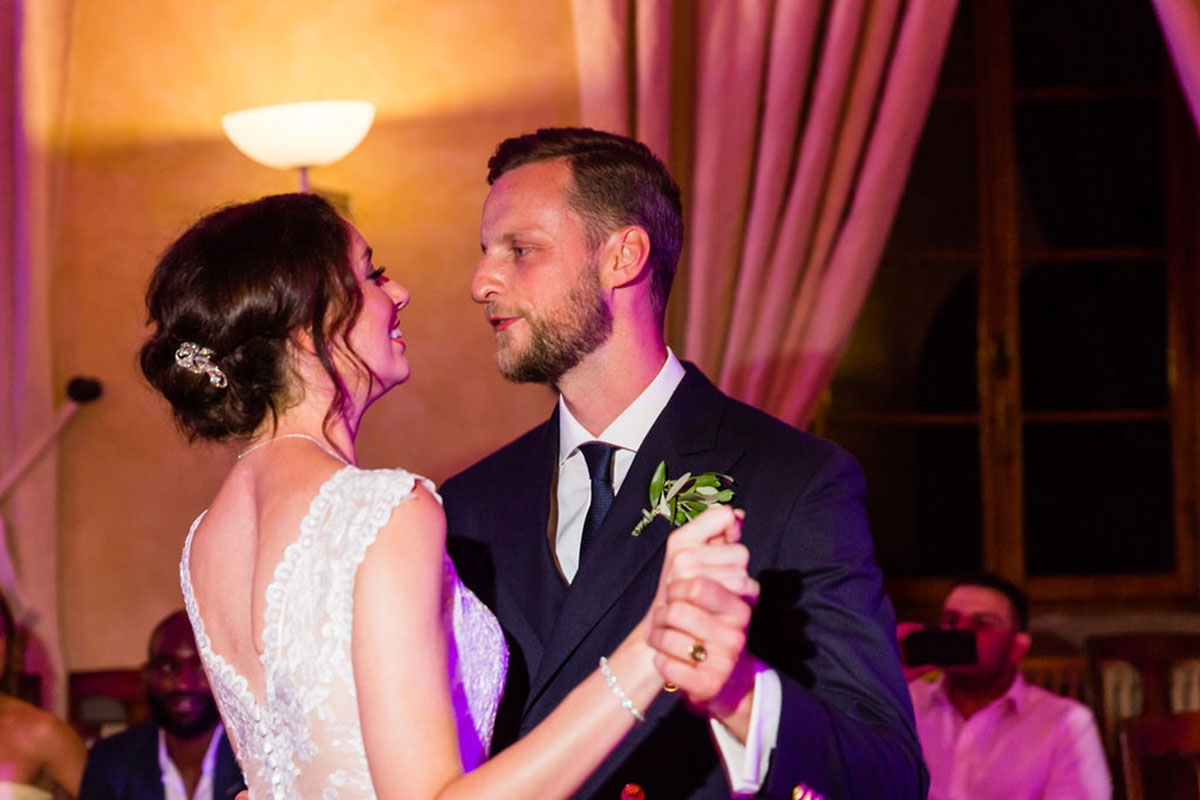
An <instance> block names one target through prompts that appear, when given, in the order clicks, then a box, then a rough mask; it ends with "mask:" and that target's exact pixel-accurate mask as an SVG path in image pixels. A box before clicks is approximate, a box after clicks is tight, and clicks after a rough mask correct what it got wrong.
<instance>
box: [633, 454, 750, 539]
mask: <svg viewBox="0 0 1200 800" xmlns="http://www.w3.org/2000/svg"><path fill="white" fill-rule="evenodd" d="M732 483H733V478H731V477H729V476H728V475H722V474H721V473H719V472H702V473H700V474H699V475H692V473H690V472H685V473H683V474H682V475H680V476H679V477H678V478H675V479H674V480H667V463H666V462H665V461H660V462H658V468H657V469H656V470H654V477H653V478H651V479H650V508H646V509H642V520H641V522H639V523H638V524H637V527H635V528H634V529H633V532H632V535H633V536H637V535H638V534H640V533H641V532H642V528H645V527H646V526H647V525H649V524H650V523H651V522H652V521H653V520H654V518H655V517H666V518H667V519H669V520H670V521H671V524H672V525H675V526H676V527H678V526H680V525H682V524H683V523H685V522H687V521H688V520H692V519H695V518H696V517H698V516H699V515H700V514H701V513H702V512H703V511H704V510H705V509H706V508H709V507H710V506H716V505H720V504H722V503H728V502H729V501H730V500H732V499H733V489H732V488H731V485H732Z"/></svg>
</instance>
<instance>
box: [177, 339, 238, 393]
mask: <svg viewBox="0 0 1200 800" xmlns="http://www.w3.org/2000/svg"><path fill="white" fill-rule="evenodd" d="M212 357H213V351H212V350H210V349H208V348H207V347H201V346H200V345H198V344H196V343H195V342H184V343H183V344H181V345H179V349H178V350H176V351H175V363H176V364H178V365H179V366H181V367H183V368H184V369H186V370H187V371H188V372H190V373H192V374H193V375H207V376H208V382H209V383H211V384H212V385H213V386H215V387H217V388H218V389H224V388H225V387H226V386H227V385H228V384H229V381H227V380H225V373H224V372H222V371H221V368H220V367H218V366H217V365H216V364H214V363H213V362H212Z"/></svg>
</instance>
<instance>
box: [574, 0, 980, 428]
mask: <svg viewBox="0 0 1200 800" xmlns="http://www.w3.org/2000/svg"><path fill="white" fill-rule="evenodd" d="M956 7H957V0H908V1H907V2H905V0H836V2H833V1H831V0H826V1H825V2H816V1H815V0H742V1H741V2H737V3H729V2H722V0H697V2H695V3H686V4H684V3H679V4H675V3H673V2H671V0H607V1H606V2H597V1H596V0H575V2H574V9H575V14H576V20H577V26H576V33H577V39H576V46H577V50H578V53H579V66H580V69H579V73H580V95H581V98H582V114H583V121H584V124H587V125H591V126H594V127H600V128H607V129H609V130H613V131H616V132H618V133H625V134H632V135H634V136H637V137H638V138H640V139H642V140H643V141H645V142H646V143H647V144H648V145H650V146H651V147H652V148H653V149H654V150H655V152H657V153H658V154H659V155H660V157H663V158H664V160H666V162H667V163H668V165H669V166H670V167H671V169H672V172H674V173H675V175H676V177H677V178H679V179H680V183H681V187H682V188H683V191H684V197H685V213H686V215H687V230H688V234H687V239H686V245H685V248H684V261H685V263H684V264H683V265H681V274H680V284H681V285H680V286H679V287H677V289H676V291H675V292H674V293H673V300H672V309H671V317H670V318H671V320H672V324H671V325H670V326H669V329H670V332H671V339H672V344H673V345H674V346H676V347H677V348H678V349H679V350H680V352H681V354H682V355H684V356H685V357H686V358H689V359H691V360H693V361H696V362H697V363H698V364H699V365H700V366H701V367H702V368H703V369H704V370H705V371H706V372H707V373H708V374H709V375H712V376H714V377H715V379H716V381H717V383H718V385H719V386H720V387H721V388H722V389H723V390H725V391H726V392H728V393H730V394H732V395H734V396H735V397H738V398H740V399H742V400H745V401H747V402H749V403H752V404H754V405H756V406H758V407H760V408H763V409H764V410H766V411H768V412H770V413H772V414H775V415H776V416H778V417H780V418H782V419H784V420H786V421H788V422H791V423H793V424H796V425H800V426H804V425H806V424H807V423H808V422H809V420H810V418H811V416H812V413H813V411H814V409H815V407H816V403H817V400H818V399H819V397H820V395H821V393H822V392H823V391H824V388H825V386H826V385H827V384H828V382H829V379H830V377H831V376H832V372H833V366H834V364H835V363H836V361H837V358H838V356H840V354H841V352H842V350H843V348H844V347H845V344H846V341H847V339H848V338H849V334H850V331H851V329H852V327H853V324H854V320H855V318H856V316H857V315H858V312H859V310H860V308H861V306H862V301H863V298H864V296H865V293H866V290H867V288H868V287H869V285H870V281H871V278H872V277H873V275H874V272H875V268H876V266H877V264H878V261H879V257H880V255H881V254H882V250H883V244H884V241H885V240H886V237H887V233H888V229H889V228H890V227H891V223H892V220H893V218H894V217H895V213H896V209H897V207H898V205H899V201H900V196H901V194H902V191H903V187H904V182H905V179H906V177H907V174H908V169H909V166H910V164H911V161H912V155H913V152H914V150H915V148H916V142H917V138H918V136H919V135H920V132H921V129H922V128H923V126H924V122H925V117H926V115H927V113H928V110H929V105H930V103H931V102H932V99H933V93H934V90H935V88H936V84H937V76H938V73H939V71H940V69H941V61H942V56H943V54H944V52H945V48H946V43H947V40H948V39H949V34H950V28H951V24H952V22H953V19H954V12H955V10H956ZM614 36H615V37H623V38H622V39H621V40H620V41H618V42H614V41H613V40H612V38H611V37H614ZM689 93H690V94H689ZM676 322H678V324H675V323H676ZM676 340H681V341H682V343H681V344H680V343H679V341H676Z"/></svg>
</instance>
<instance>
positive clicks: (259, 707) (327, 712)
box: [179, 466, 508, 800]
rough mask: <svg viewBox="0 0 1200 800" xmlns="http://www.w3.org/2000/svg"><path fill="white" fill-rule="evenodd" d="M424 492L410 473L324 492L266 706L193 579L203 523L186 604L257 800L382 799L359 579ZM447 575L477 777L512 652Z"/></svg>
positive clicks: (275, 650) (461, 731) (289, 561)
mask: <svg viewBox="0 0 1200 800" xmlns="http://www.w3.org/2000/svg"><path fill="white" fill-rule="evenodd" d="M418 482H420V483H421V484H423V485H424V486H426V487H427V488H429V489H430V491H432V490H433V485H432V484H431V483H429V482H428V481H427V480H425V479H424V478H421V477H419V476H417V475H413V474H411V473H409V472H405V471H404V470H360V469H358V468H357V467H352V466H347V467H344V468H342V469H341V470H339V471H338V472H337V473H335V474H334V475H333V476H332V477H331V478H329V480H327V481H326V482H325V483H324V484H323V485H322V486H321V489H320V491H319V492H318V493H317V496H316V498H314V499H313V501H312V504H311V505H310V507H309V510H308V514H307V515H306V516H305V517H304V520H303V521H302V522H301V524H300V535H299V538H297V539H296V541H295V542H293V543H292V544H291V545H289V546H288V548H287V550H286V551H285V552H284V556H283V560H282V561H281V562H280V563H279V565H278V566H277V567H276V568H275V575H274V579H273V580H272V581H271V585H270V586H269V587H268V588H267V593H266V600H267V609H266V627H265V628H264V630H263V646H264V651H263V654H262V656H261V661H262V666H263V676H264V687H263V693H262V697H259V698H256V697H255V696H254V693H253V692H252V691H251V689H250V686H249V683H248V681H247V680H246V678H245V677H243V676H241V675H239V674H238V673H237V672H236V671H235V670H234V669H233V667H232V666H231V665H230V664H229V663H227V662H226V661H225V660H224V659H223V658H222V657H221V655H220V654H219V653H215V652H213V649H212V643H211V642H210V640H209V638H208V636H207V635H206V634H205V632H204V617H203V613H204V610H203V609H202V608H198V607H197V605H196V598H195V595H194V593H193V592H192V585H191V572H190V570H189V568H188V559H189V555H190V553H191V546H192V534H193V533H195V531H196V526H197V525H198V524H199V522H200V519H203V517H204V515H203V514H201V515H200V517H199V518H197V520H196V521H195V522H194V523H192V529H191V531H189V532H188V537H187V542H186V544H185V545H184V548H183V558H182V561H181V562H180V567H179V570H180V579H181V582H182V585H183V597H184V602H185V604H186V606H187V612H188V616H189V617H190V618H191V621H192V628H193V629H194V630H195V632H196V644H197V646H198V647H199V650H200V657H201V658H202V659H203V661H204V666H205V669H206V670H207V671H208V675H209V679H210V682H211V684H212V689H213V694H214V695H215V696H216V699H217V705H218V706H219V707H220V710H221V716H222V717H223V718H224V720H225V728H226V730H227V731H228V732H229V735H230V738H231V740H232V742H233V745H234V749H235V751H236V752H237V756H238V761H239V762H240V763H241V767H242V771H243V773H244V774H245V776H246V783H247V785H248V786H249V787H250V797H251V798H252V800H260V799H261V798H264V797H270V798H272V799H273V800H274V798H299V797H303V798H318V797H319V798H324V799H325V800H333V799H334V798H370V797H374V796H375V792H374V789H373V788H372V786H371V776H370V774H369V772H368V770H367V759H366V755H365V753H364V750H363V739H362V729H361V727H360V724H359V718H358V707H357V705H356V700H355V688H354V671H353V669H352V665H351V659H350V630H351V620H352V619H353V614H354V579H355V574H356V572H357V569H358V565H359V564H360V563H361V562H362V560H363V556H364V555H365V553H366V550H367V547H368V546H369V545H370V544H371V543H372V542H373V541H375V537H376V536H377V535H378V534H379V529H380V527H381V526H382V525H383V524H384V523H386V522H387V521H388V519H389V517H390V516H391V513H392V510H393V509H394V508H395V507H396V506H398V505H399V504H400V503H403V502H404V501H405V500H407V499H408V498H410V497H411V496H412V492H413V489H414V488H415V487H416V484H417V483H418ZM400 535H402V532H400ZM444 564H445V566H444V577H443V582H444V583H443V585H444V587H445V588H444V593H443V594H444V597H445V604H444V608H443V614H444V615H445V622H446V630H447V631H448V632H449V634H450V635H449V637H448V638H449V642H448V643H447V647H448V652H449V656H450V658H449V664H450V669H449V672H450V674H449V676H448V679H449V681H450V687H451V695H452V698H453V700H454V709H455V714H456V716H457V722H458V736H459V749H460V751H461V754H462V760H463V768H464V769H466V770H470V769H472V768H474V767H476V766H477V765H478V764H479V763H480V762H482V761H483V760H484V759H486V758H487V754H488V748H489V747H490V745H491V737H492V725H493V723H494V722H495V719H496V708H497V706H498V705H499V703H500V695H501V694H502V693H503V690H504V675H505V670H506V669H507V664H508V651H507V648H506V647H505V643H504V637H503V635H502V633H501V631H500V626H499V624H498V623H497V622H496V618H495V617H494V616H493V615H492V613H491V612H490V611H489V610H488V609H487V607H486V606H484V605H483V603H482V602H481V601H480V600H479V599H478V598H476V597H475V595H473V594H471V592H470V591H469V590H468V589H467V588H466V587H465V586H463V584H462V583H461V582H460V581H459V578H458V574H457V573H456V572H455V571H454V565H453V564H452V563H451V561H450V558H449V557H448V556H447V557H446V558H445V562H444ZM396 613H397V614H402V613H404V609H401V608H397V609H396ZM414 657H419V654H414ZM396 691H397V692H419V691H421V687H419V686H397V687H396Z"/></svg>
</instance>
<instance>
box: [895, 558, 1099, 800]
mask: <svg viewBox="0 0 1200 800" xmlns="http://www.w3.org/2000/svg"><path fill="white" fill-rule="evenodd" d="M896 633H897V636H898V638H899V640H900V651H901V653H902V654H903V656H904V672H905V677H906V678H908V680H909V684H908V689H909V693H910V694H911V695H912V701H913V711H914V712H915V714H916V720H917V735H918V737H919V738H920V740H921V749H922V751H923V752H924V755H925V762H926V764H927V765H928V767H929V775H930V788H929V800H967V798H970V800H988V798H1005V799H1006V800H1021V799H1022V798H1029V800H1034V798H1046V799H1049V798H1059V797H1070V798H1077V799H1078V800H1090V799H1091V798H1105V799H1106V800H1107V798H1110V797H1111V796H1112V780H1111V778H1110V777H1109V773H1108V764H1107V763H1106V761H1105V758H1104V748H1103V747H1102V746H1101V744H1100V734H1099V732H1098V731H1097V728H1096V720H1095V718H1094V717H1093V715H1092V712H1091V709H1089V708H1088V707H1087V706H1085V705H1083V704H1082V703H1079V702H1077V701H1075V700H1072V699H1070V698H1067V697H1061V696H1059V695H1056V694H1054V693H1052V692H1048V691H1046V690H1045V689H1042V688H1041V687H1038V686H1032V685H1029V684H1027V683H1026V682H1025V679H1024V678H1023V677H1022V676H1021V672H1020V670H1019V669H1018V668H1017V667H1018V665H1019V664H1020V662H1021V659H1022V658H1024V657H1025V654H1026V653H1027V652H1028V651H1029V645H1030V643H1031V640H1030V636H1029V601H1028V599H1027V598H1026V596H1025V593H1024V592H1022V591H1021V590H1020V589H1018V588H1017V587H1016V586H1014V585H1013V584H1012V583H1010V582H1009V581H1007V580H1005V579H1003V578H1001V577H999V576H997V575H993V574H991V573H979V574H975V575H971V576H968V577H965V578H961V579H959V580H958V581H956V582H955V584H954V586H953V587H952V588H951V590H950V594H948V595H947V596H946V600H945V602H944V603H943V604H942V616H941V624H940V627H939V628H937V629H926V628H923V626H921V625H917V624H915V623H907V622H905V623H900V624H899V625H898V626H897V628H896ZM938 669H940V670H941V674H940V675H939V676H937V677H935V678H934V679H933V680H929V679H928V678H929V677H930V675H929V673H932V672H934V671H935V670H938Z"/></svg>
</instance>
